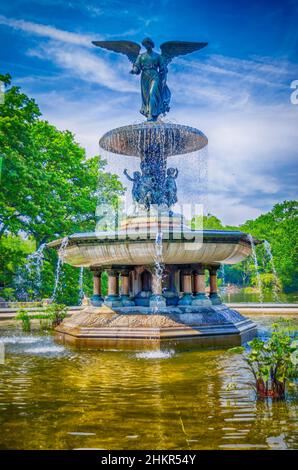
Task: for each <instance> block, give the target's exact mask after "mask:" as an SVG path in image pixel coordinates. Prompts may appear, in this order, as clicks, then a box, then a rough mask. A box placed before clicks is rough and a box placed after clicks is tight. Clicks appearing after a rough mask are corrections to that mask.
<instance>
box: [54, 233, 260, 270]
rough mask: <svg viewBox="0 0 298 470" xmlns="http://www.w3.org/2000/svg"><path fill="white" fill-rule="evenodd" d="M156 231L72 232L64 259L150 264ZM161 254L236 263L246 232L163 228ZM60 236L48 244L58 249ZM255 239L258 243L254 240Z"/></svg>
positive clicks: (172, 259)
mask: <svg viewBox="0 0 298 470" xmlns="http://www.w3.org/2000/svg"><path fill="white" fill-rule="evenodd" d="M155 236H156V232H155V231H152V232H151V233H150V232H149V233H148V231H145V230H144V231H142V232H136V231H129V230H126V231H125V230H122V231H121V230H120V231H119V232H117V236H116V235H115V232H88V233H75V234H73V235H70V236H69V242H68V245H67V247H66V249H65V252H64V261H65V262H66V263H68V264H70V265H72V266H76V267H92V266H110V265H114V264H117V265H122V264H123V265H130V266H133V265H144V264H152V262H153V260H154V257H155V250H156V248H155ZM162 240H163V243H162V245H163V248H162V254H163V256H162V258H163V262H164V263H165V264H189V263H209V264H210V263H221V264H235V263H239V262H240V261H242V260H244V259H245V258H246V257H247V256H249V255H250V253H251V244H250V241H249V239H248V237H247V235H246V234H245V233H243V232H240V231H239V232H238V231H223V230H196V231H190V230H188V231H185V232H184V233H182V235H181V232H180V231H178V230H177V231H175V230H173V231H172V232H169V231H163V238H162ZM61 243H62V239H59V240H55V241H53V242H50V243H49V244H48V247H51V248H55V249H59V248H60V246H61ZM254 243H256V244H257V243H259V242H258V241H257V240H255V241H254Z"/></svg>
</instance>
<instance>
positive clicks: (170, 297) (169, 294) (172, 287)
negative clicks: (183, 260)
mask: <svg viewBox="0 0 298 470" xmlns="http://www.w3.org/2000/svg"><path fill="white" fill-rule="evenodd" d="M166 272H167V275H168V286H167V288H166V289H165V290H164V291H163V296H164V297H165V299H166V303H167V305H168V306H170V305H173V306H176V305H177V304H178V302H179V296H178V293H177V289H176V284H175V275H176V272H177V269H176V267H175V266H171V265H170V266H169V265H167V266H166Z"/></svg>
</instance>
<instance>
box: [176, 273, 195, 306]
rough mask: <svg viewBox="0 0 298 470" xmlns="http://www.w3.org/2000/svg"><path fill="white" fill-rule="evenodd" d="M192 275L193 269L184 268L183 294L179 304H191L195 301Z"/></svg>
mask: <svg viewBox="0 0 298 470" xmlns="http://www.w3.org/2000/svg"><path fill="white" fill-rule="evenodd" d="M191 275H192V270H189V269H186V270H183V295H182V297H181V299H180V300H179V302H178V305H191V303H192V301H193V296H192V282H191Z"/></svg>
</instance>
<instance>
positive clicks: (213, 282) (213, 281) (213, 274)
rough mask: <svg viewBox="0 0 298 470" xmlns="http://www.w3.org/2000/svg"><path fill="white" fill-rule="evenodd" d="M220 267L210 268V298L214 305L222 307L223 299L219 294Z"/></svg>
mask: <svg viewBox="0 0 298 470" xmlns="http://www.w3.org/2000/svg"><path fill="white" fill-rule="evenodd" d="M218 268H219V265H215V266H209V268H208V269H209V274H210V294H209V298H210V300H211V303H212V305H220V304H221V298H220V297H219V295H218V292H217V270H218Z"/></svg>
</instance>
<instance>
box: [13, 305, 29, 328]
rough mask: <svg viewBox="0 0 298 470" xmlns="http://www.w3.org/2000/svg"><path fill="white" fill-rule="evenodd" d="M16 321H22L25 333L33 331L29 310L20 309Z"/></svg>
mask: <svg viewBox="0 0 298 470" xmlns="http://www.w3.org/2000/svg"><path fill="white" fill-rule="evenodd" d="M16 320H21V322H22V329H23V331H30V330H31V319H30V317H29V314H28V311H27V310H25V309H23V308H20V309H19V310H18V312H17V315H16Z"/></svg>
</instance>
